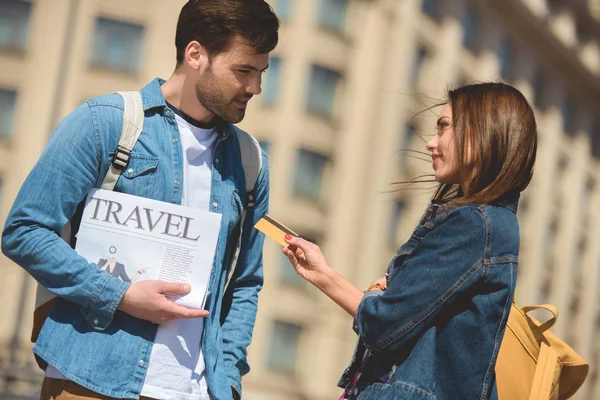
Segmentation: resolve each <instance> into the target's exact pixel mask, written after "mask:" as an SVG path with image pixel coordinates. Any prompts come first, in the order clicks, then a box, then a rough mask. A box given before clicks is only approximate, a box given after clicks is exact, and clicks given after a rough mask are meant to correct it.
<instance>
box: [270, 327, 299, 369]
mask: <svg viewBox="0 0 600 400" xmlns="http://www.w3.org/2000/svg"><path fill="white" fill-rule="evenodd" d="M301 332H302V328H301V327H300V326H298V325H296V324H291V323H288V322H282V321H275V322H273V326H272V333H271V347H270V348H269V355H268V357H267V362H268V366H269V368H271V369H273V370H277V371H280V372H287V373H293V372H294V370H295V369H296V356H297V354H298V342H299V340H300V333H301Z"/></svg>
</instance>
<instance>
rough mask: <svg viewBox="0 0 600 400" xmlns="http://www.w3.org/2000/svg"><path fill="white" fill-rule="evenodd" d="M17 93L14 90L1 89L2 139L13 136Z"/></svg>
mask: <svg viewBox="0 0 600 400" xmlns="http://www.w3.org/2000/svg"><path fill="white" fill-rule="evenodd" d="M16 100H17V93H16V92H14V91H12V90H0V140H7V139H9V138H10V136H11V132H12V128H13V119H14V114H15V103H16Z"/></svg>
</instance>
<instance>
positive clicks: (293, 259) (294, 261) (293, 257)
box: [282, 247, 298, 268]
mask: <svg viewBox="0 0 600 400" xmlns="http://www.w3.org/2000/svg"><path fill="white" fill-rule="evenodd" d="M282 251H283V254H285V255H286V256H287V258H288V260H290V263H291V264H292V266H293V267H294V268H296V266H297V265H298V260H297V259H296V255H295V254H294V252H293V251H291V250H290V249H286V248H285V247H284V248H283V249H282Z"/></svg>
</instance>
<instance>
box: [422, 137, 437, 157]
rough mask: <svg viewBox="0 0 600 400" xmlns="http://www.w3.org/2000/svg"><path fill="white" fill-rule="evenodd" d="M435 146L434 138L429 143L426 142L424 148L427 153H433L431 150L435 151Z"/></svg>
mask: <svg viewBox="0 0 600 400" xmlns="http://www.w3.org/2000/svg"><path fill="white" fill-rule="evenodd" d="M436 144H437V141H436V140H435V137H434V138H432V139H431V140H430V141H429V142H427V143H426V144H425V148H426V149H427V150H428V151H429V152H432V153H433V150H434V149H435V146H436Z"/></svg>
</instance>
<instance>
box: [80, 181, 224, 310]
mask: <svg viewBox="0 0 600 400" xmlns="http://www.w3.org/2000/svg"><path fill="white" fill-rule="evenodd" d="M220 226H221V214H216V213H211V212H209V211H204V210H199V209H194V208H190V207H184V206H180V205H176V204H171V203H166V202H162V201H157V200H151V199H147V198H144V197H138V196H132V195H128V194H124V193H118V192H114V191H109V190H102V189H94V190H92V191H90V193H89V194H88V196H87V199H86V204H85V209H84V211H83V216H82V219H81V225H80V228H79V231H78V233H77V244H76V246H75V250H76V251H77V253H79V254H80V255H81V256H83V257H84V258H85V259H87V260H88V261H89V262H90V263H94V264H96V265H97V266H98V268H100V269H102V270H104V271H106V272H107V273H109V274H111V275H112V276H114V277H117V278H119V279H121V280H123V281H125V282H129V283H131V284H135V283H138V282H141V281H144V280H156V279H158V280H164V281H167V282H177V283H188V284H190V286H191V292H190V293H188V294H187V295H185V296H171V297H169V298H170V299H171V300H173V301H175V302H176V303H177V304H180V305H182V306H186V307H190V308H203V307H204V301H205V300H206V292H207V289H208V281H209V279H210V272H211V270H212V265H213V259H214V256H215V250H216V246H217V240H218V237H219V230H220Z"/></svg>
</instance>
